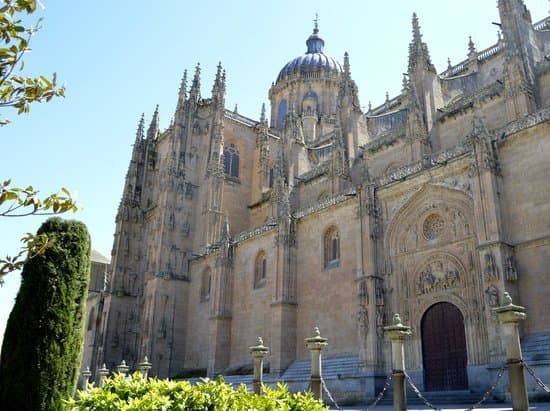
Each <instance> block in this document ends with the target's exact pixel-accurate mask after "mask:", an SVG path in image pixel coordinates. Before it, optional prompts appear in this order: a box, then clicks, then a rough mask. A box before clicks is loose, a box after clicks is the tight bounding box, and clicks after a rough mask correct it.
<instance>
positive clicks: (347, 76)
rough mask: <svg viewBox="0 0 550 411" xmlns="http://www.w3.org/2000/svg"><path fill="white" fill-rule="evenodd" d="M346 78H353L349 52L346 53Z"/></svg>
mask: <svg viewBox="0 0 550 411" xmlns="http://www.w3.org/2000/svg"><path fill="white" fill-rule="evenodd" d="M344 77H345V78H348V79H349V78H351V70H350V67H349V54H348V52H347V51H346V52H345V53H344Z"/></svg>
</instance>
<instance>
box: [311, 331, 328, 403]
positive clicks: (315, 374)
mask: <svg viewBox="0 0 550 411" xmlns="http://www.w3.org/2000/svg"><path fill="white" fill-rule="evenodd" d="M313 333H314V336H313V337H310V338H306V345H307V348H308V349H309V351H310V352H311V392H313V397H314V398H315V399H316V400H322V399H323V392H322V385H321V384H322V369H321V351H323V349H324V348H325V347H326V346H327V345H328V343H327V341H328V339H327V338H324V337H321V332H320V331H319V328H318V327H315V328H314V329H313Z"/></svg>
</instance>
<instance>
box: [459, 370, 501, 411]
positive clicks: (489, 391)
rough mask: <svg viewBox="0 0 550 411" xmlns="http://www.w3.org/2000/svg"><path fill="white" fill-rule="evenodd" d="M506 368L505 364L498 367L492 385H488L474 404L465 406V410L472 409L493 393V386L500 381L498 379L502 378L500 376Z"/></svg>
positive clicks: (469, 410)
mask: <svg viewBox="0 0 550 411" xmlns="http://www.w3.org/2000/svg"><path fill="white" fill-rule="evenodd" d="M505 369H506V364H504V365H503V366H502V367H500V369H499V370H498V374H497V378H496V380H495V382H494V383H493V385H491V386H490V387H489V389H488V390H487V391H485V394H483V397H481V399H480V400H479V401H478V402H476V403H475V404H474V405H472V406H471V407H470V408H467V409H466V410H465V411H471V410H473V409H474V408H477V407H479V406H480V405H481V404H483V403H484V402H485V401H487V399H488V398H489V397H490V395H491V394H492V393H493V391H494V390H495V388H496V387H497V385H498V383H499V382H500V379H501V378H502V376H503V375H504V370H505Z"/></svg>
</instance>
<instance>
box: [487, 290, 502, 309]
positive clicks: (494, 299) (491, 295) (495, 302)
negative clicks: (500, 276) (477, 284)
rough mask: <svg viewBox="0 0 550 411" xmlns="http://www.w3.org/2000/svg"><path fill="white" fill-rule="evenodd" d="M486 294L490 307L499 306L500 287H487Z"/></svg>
mask: <svg viewBox="0 0 550 411" xmlns="http://www.w3.org/2000/svg"><path fill="white" fill-rule="evenodd" d="M485 294H487V303H488V304H489V306H490V307H498V306H499V305H500V303H499V297H498V288H497V287H496V286H494V285H491V286H490V287H487V289H486V290H485Z"/></svg>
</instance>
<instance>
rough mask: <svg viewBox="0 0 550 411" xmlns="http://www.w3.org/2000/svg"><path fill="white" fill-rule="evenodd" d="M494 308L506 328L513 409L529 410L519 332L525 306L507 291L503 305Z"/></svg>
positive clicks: (524, 315) (505, 335)
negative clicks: (516, 302) (513, 302)
mask: <svg viewBox="0 0 550 411" xmlns="http://www.w3.org/2000/svg"><path fill="white" fill-rule="evenodd" d="M493 310H494V311H495V313H496V315H497V318H498V320H499V321H500V322H501V323H502V326H503V328H504V338H505V343H506V363H507V365H508V379H509V380H510V394H511V395H512V409H513V410H514V411H527V410H529V400H528V398H527V388H526V385H525V376H524V374H523V360H522V355H521V344H520V342H519V332H518V323H519V321H520V320H524V319H525V317H526V314H525V307H522V306H519V305H514V304H512V298H511V297H510V294H508V293H507V292H505V293H504V296H503V297H502V306H500V307H497V308H494V309H493Z"/></svg>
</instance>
